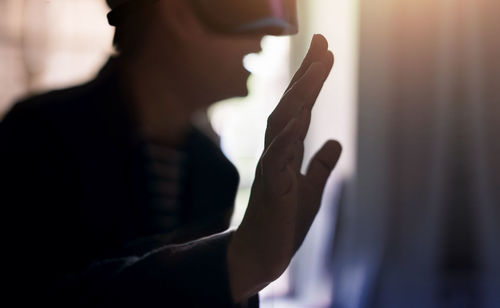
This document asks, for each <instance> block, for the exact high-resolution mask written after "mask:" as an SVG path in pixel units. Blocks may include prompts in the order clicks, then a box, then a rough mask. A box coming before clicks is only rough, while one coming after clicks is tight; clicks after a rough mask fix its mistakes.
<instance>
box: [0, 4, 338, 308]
mask: <svg viewBox="0 0 500 308" xmlns="http://www.w3.org/2000/svg"><path fill="white" fill-rule="evenodd" d="M122 2H123V1H122ZM260 40H261V36H245V37H243V36H242V37H237V36H226V35H221V34H216V33H214V32H212V31H210V30H208V29H206V28H205V27H204V26H203V25H202V23H200V21H199V20H198V17H197V15H196V14H195V13H194V12H193V10H192V8H191V6H190V5H189V2H188V1H186V0H161V1H135V4H134V10H132V11H129V12H127V13H126V14H125V15H124V16H120V17H119V21H118V22H117V32H116V37H115V45H116V47H117V49H118V52H119V54H118V56H116V57H113V58H112V59H110V61H109V62H108V63H107V64H106V66H105V67H104V68H103V69H102V71H101V72H100V74H99V75H98V77H97V78H96V79H95V80H93V81H91V82H89V83H87V84H84V85H81V86H78V87H74V88H71V89H65V90H60V91H54V92H50V93H48V94H44V95H41V96H37V97H34V98H31V99H28V100H26V101H23V102H21V103H18V104H16V105H15V106H14V107H13V108H12V110H11V111H10V112H9V113H8V114H7V116H6V117H5V119H4V120H3V122H2V123H1V124H0V151H1V152H0V154H1V156H0V167H1V169H0V170H1V171H0V177H1V181H2V182H1V185H2V186H1V189H2V198H1V208H2V218H3V219H2V225H3V227H4V228H3V238H4V241H3V249H2V250H3V255H4V257H3V265H4V267H5V270H4V271H2V276H3V280H4V284H3V285H4V292H3V293H4V294H6V295H5V298H4V300H6V299H7V298H9V299H10V298H12V299H14V300H15V301H16V302H18V303H17V304H15V305H13V306H22V304H28V303H29V304H32V305H37V306H45V305H47V306H48V307H55V306H61V307H77V306H105V307H109V306H117V307H123V306H135V307H157V306H158V307H228V306H232V305H233V304H234V303H243V304H248V305H249V306H252V307H255V306H258V297H257V296H256V294H257V292H258V291H259V290H261V289H262V288H263V287H265V286H266V285H267V284H268V283H269V282H271V281H273V280H275V279H276V278H277V277H279V276H280V275H281V274H282V272H283V271H284V270H285V268H286V267H287V265H288V264H289V262H290V259H291V258H292V256H293V255H294V253H295V252H296V251H297V249H298V248H299V246H300V244H301V243H302V241H303V239H304V237H305V235H306V233H307V231H308V229H309V227H310V225H311V223H312V221H313V219H314V217H315V215H316V213H317V211H318V207H319V204H320V201H321V194H322V191H323V188H324V185H325V182H326V180H327V178H328V176H329V174H330V172H331V170H332V169H333V167H334V165H335V163H336V162H337V160H338V157H339V155H340V151H341V150H340V145H339V144H338V143H337V142H335V141H329V142H327V143H326V144H325V145H324V146H323V148H322V149H321V150H320V151H319V152H318V153H317V154H316V155H315V157H314V158H313V160H312V161H311V163H310V165H309V169H308V171H307V173H306V174H305V175H302V174H300V166H301V163H302V155H303V140H304V138H305V135H306V133H307V130H308V126H309V122H310V116H311V109H312V106H313V104H314V102H315V100H316V97H317V95H318V93H319V91H320V89H321V86H322V84H323V82H324V81H325V79H326V78H327V76H328V74H329V72H330V69H331V67H332V65H333V54H332V53H331V52H330V51H328V48H327V42H326V40H325V39H324V38H323V37H322V36H319V35H318V36H315V38H314V39H313V41H312V44H311V48H310V50H309V52H308V55H307V56H306V58H305V60H304V62H303V64H302V66H301V67H300V69H299V70H298V72H297V73H296V75H295V76H294V78H293V80H292V81H291V83H290V87H289V89H288V90H287V91H286V93H285V95H284V96H283V98H282V100H281V102H280V104H279V105H278V106H277V108H276V109H275V110H274V112H273V113H272V114H271V116H270V117H269V121H268V128H267V131H266V140H265V151H264V154H263V155H262V157H261V159H260V161H259V164H258V167H257V171H256V177H255V181H254V183H253V186H252V193H251V197H250V202H249V205H248V209H247V212H246V214H245V217H244V219H243V222H242V224H241V225H240V226H239V227H238V229H237V230H235V231H225V230H226V229H227V228H228V226H229V219H230V217H231V214H232V209H233V202H234V197H235V193H236V189H237V185H238V174H237V172H236V170H235V168H234V167H233V166H232V164H231V163H230V162H229V161H228V160H227V159H226V158H225V157H224V155H223V154H222V152H221V151H220V150H219V148H218V147H217V146H216V145H215V144H214V143H213V142H212V141H210V139H209V138H207V137H206V136H205V135H204V134H203V133H202V132H200V131H199V130H197V129H196V128H194V127H193V126H192V125H191V117H192V115H193V113H194V112H196V111H198V110H203V109H205V108H207V107H208V106H210V105H211V104H212V103H214V102H216V101H219V100H221V99H225V98H229V97H235V96H245V95H247V89H246V80H247V77H248V72H247V71H245V70H244V68H243V67H242V58H243V56H245V55H246V54H248V53H252V52H257V51H259V50H260ZM242 138H243V136H242Z"/></svg>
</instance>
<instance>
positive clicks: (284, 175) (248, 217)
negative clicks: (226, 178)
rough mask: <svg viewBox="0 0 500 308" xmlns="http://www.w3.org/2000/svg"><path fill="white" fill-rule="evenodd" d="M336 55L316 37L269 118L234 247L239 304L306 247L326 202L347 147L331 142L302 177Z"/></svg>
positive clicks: (231, 257)
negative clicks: (315, 114) (315, 113)
mask: <svg viewBox="0 0 500 308" xmlns="http://www.w3.org/2000/svg"><path fill="white" fill-rule="evenodd" d="M333 61H334V58H333V54H332V52H331V51H329V50H328V43H327V41H326V39H325V38H324V37H323V36H321V35H315V36H314V37H313V40H312V42H311V46H310V48H309V51H308V53H307V55H306V57H305V58H304V61H303V63H302V65H301V67H300V68H299V70H298V71H297V73H296V74H295V76H294V77H293V79H292V81H291V82H290V85H289V87H288V89H287V90H286V92H285V94H284V95H283V97H282V99H281V101H280V103H279V104H278V106H277V107H276V109H275V110H274V111H273V113H272V114H271V115H270V116H269V118H268V126H267V130H266V137H265V150H264V153H263V154H262V156H261V158H260V160H259V163H258V165H257V170H256V173H255V180H254V183H253V185H252V192H251V196H250V201H249V204H248V208H247V211H246V213H245V216H244V218H243V221H242V223H241V225H240V226H239V227H238V229H237V230H236V232H235V233H234V235H233V237H232V239H231V242H230V244H229V248H228V267H229V274H230V280H231V288H232V293H233V298H234V299H235V301H239V300H241V299H244V298H246V297H248V296H250V295H252V294H254V293H256V292H258V291H259V290H260V289H261V288H262V287H263V286H265V285H266V284H267V283H269V282H271V281H273V280H275V279H276V278H278V277H279V276H280V275H281V274H282V273H283V271H284V270H285V269H286V267H287V266H288V264H289V262H290V260H291V259H292V257H293V255H294V254H295V252H296V251H297V249H298V248H299V247H300V245H301V244H302V241H303V240H304V238H305V236H306V234H307V232H308V230H309V228H310V226H311V224H312V222H313V220H314V217H315V216H316V214H317V212H318V210H319V206H320V204H321V197H322V194H323V189H324V187H325V184H326V181H327V179H328V176H329V175H330V173H331V171H332V170H333V168H334V166H335V164H336V163H337V161H338V159H339V157H340V153H341V147H340V144H339V143H338V142H336V141H333V140H329V141H328V142H326V143H325V144H324V145H323V147H322V148H321V149H320V150H319V151H318V152H317V153H316V154H315V155H314V157H313V159H312V160H311V162H310V164H309V166H308V169H307V172H306V174H304V175H303V174H301V172H300V168H301V165H302V160H303V153H304V146H303V141H304V138H305V136H306V134H307V131H308V129H309V124H310V121H311V111H312V107H313V106H314V103H315V101H316V98H317V97H318V95H319V93H320V91H321V88H322V86H323V84H324V82H325V80H326V78H327V77H328V75H329V73H330V70H331V68H332V66H333Z"/></svg>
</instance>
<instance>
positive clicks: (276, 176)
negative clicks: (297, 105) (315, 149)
mask: <svg viewBox="0 0 500 308" xmlns="http://www.w3.org/2000/svg"><path fill="white" fill-rule="evenodd" d="M297 136H298V127H297V119H292V120H291V121H290V122H289V123H288V124H287V125H286V127H285V128H284V129H283V131H282V132H281V133H280V134H278V136H276V138H275V139H274V140H273V142H272V143H271V145H270V146H269V147H268V148H267V149H266V151H265V153H264V154H263V155H262V159H261V167H262V171H261V174H262V175H263V176H264V178H265V181H266V183H268V185H270V186H273V187H275V188H276V189H275V190H278V191H283V189H282V186H283V185H284V183H283V182H284V181H283V179H282V177H283V176H286V174H283V173H285V172H286V168H287V165H289V164H290V162H291V161H293V157H294V155H296V153H295V152H296V147H297V144H296V141H297V140H298V139H297ZM280 179H281V180H280ZM285 186H286V185H285Z"/></svg>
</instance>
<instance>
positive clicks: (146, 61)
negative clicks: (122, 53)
mask: <svg viewBox="0 0 500 308" xmlns="http://www.w3.org/2000/svg"><path fill="white" fill-rule="evenodd" d="M151 59H155V57H147V56H146V57H137V58H136V59H134V60H132V59H122V62H123V65H122V67H123V76H124V83H125V85H126V89H127V91H129V93H130V94H131V96H132V101H133V104H134V107H135V110H136V112H137V120H138V124H139V130H140V132H141V133H142V134H143V136H144V137H145V138H146V139H147V140H152V141H155V142H161V143H163V144H166V145H169V146H172V147H179V146H181V145H182V144H183V142H184V140H185V138H186V135H187V133H188V131H189V129H190V126H191V116H192V114H193V112H194V110H191V108H190V105H189V103H188V101H186V100H185V99H183V97H182V93H180V91H179V89H180V87H178V86H176V80H175V79H173V78H169V76H168V72H165V70H164V69H162V66H161V65H159V63H154V60H151ZM163 67H164V66H163Z"/></svg>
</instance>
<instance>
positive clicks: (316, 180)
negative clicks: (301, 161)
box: [304, 140, 342, 204]
mask: <svg viewBox="0 0 500 308" xmlns="http://www.w3.org/2000/svg"><path fill="white" fill-rule="evenodd" d="M341 152H342V146H341V145H340V143H338V142H337V141H334V140H329V141H328V142H326V143H325V144H324V145H323V146H322V147H321V149H320V150H319V151H318V152H317V153H316V154H315V155H314V157H313V158H312V160H311V162H310V164H309V167H308V169H307V172H306V175H305V183H304V184H305V185H307V187H308V188H309V189H308V195H309V196H306V197H307V198H308V199H309V200H310V201H311V202H312V203H313V204H316V203H318V204H319V203H320V201H321V196H322V194H323V189H324V187H325V184H326V181H327V180H328V177H329V176H330V173H331V172H332V170H333V168H334V167H335V165H336V164H337V162H338V160H339V158H340V153H341Z"/></svg>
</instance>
